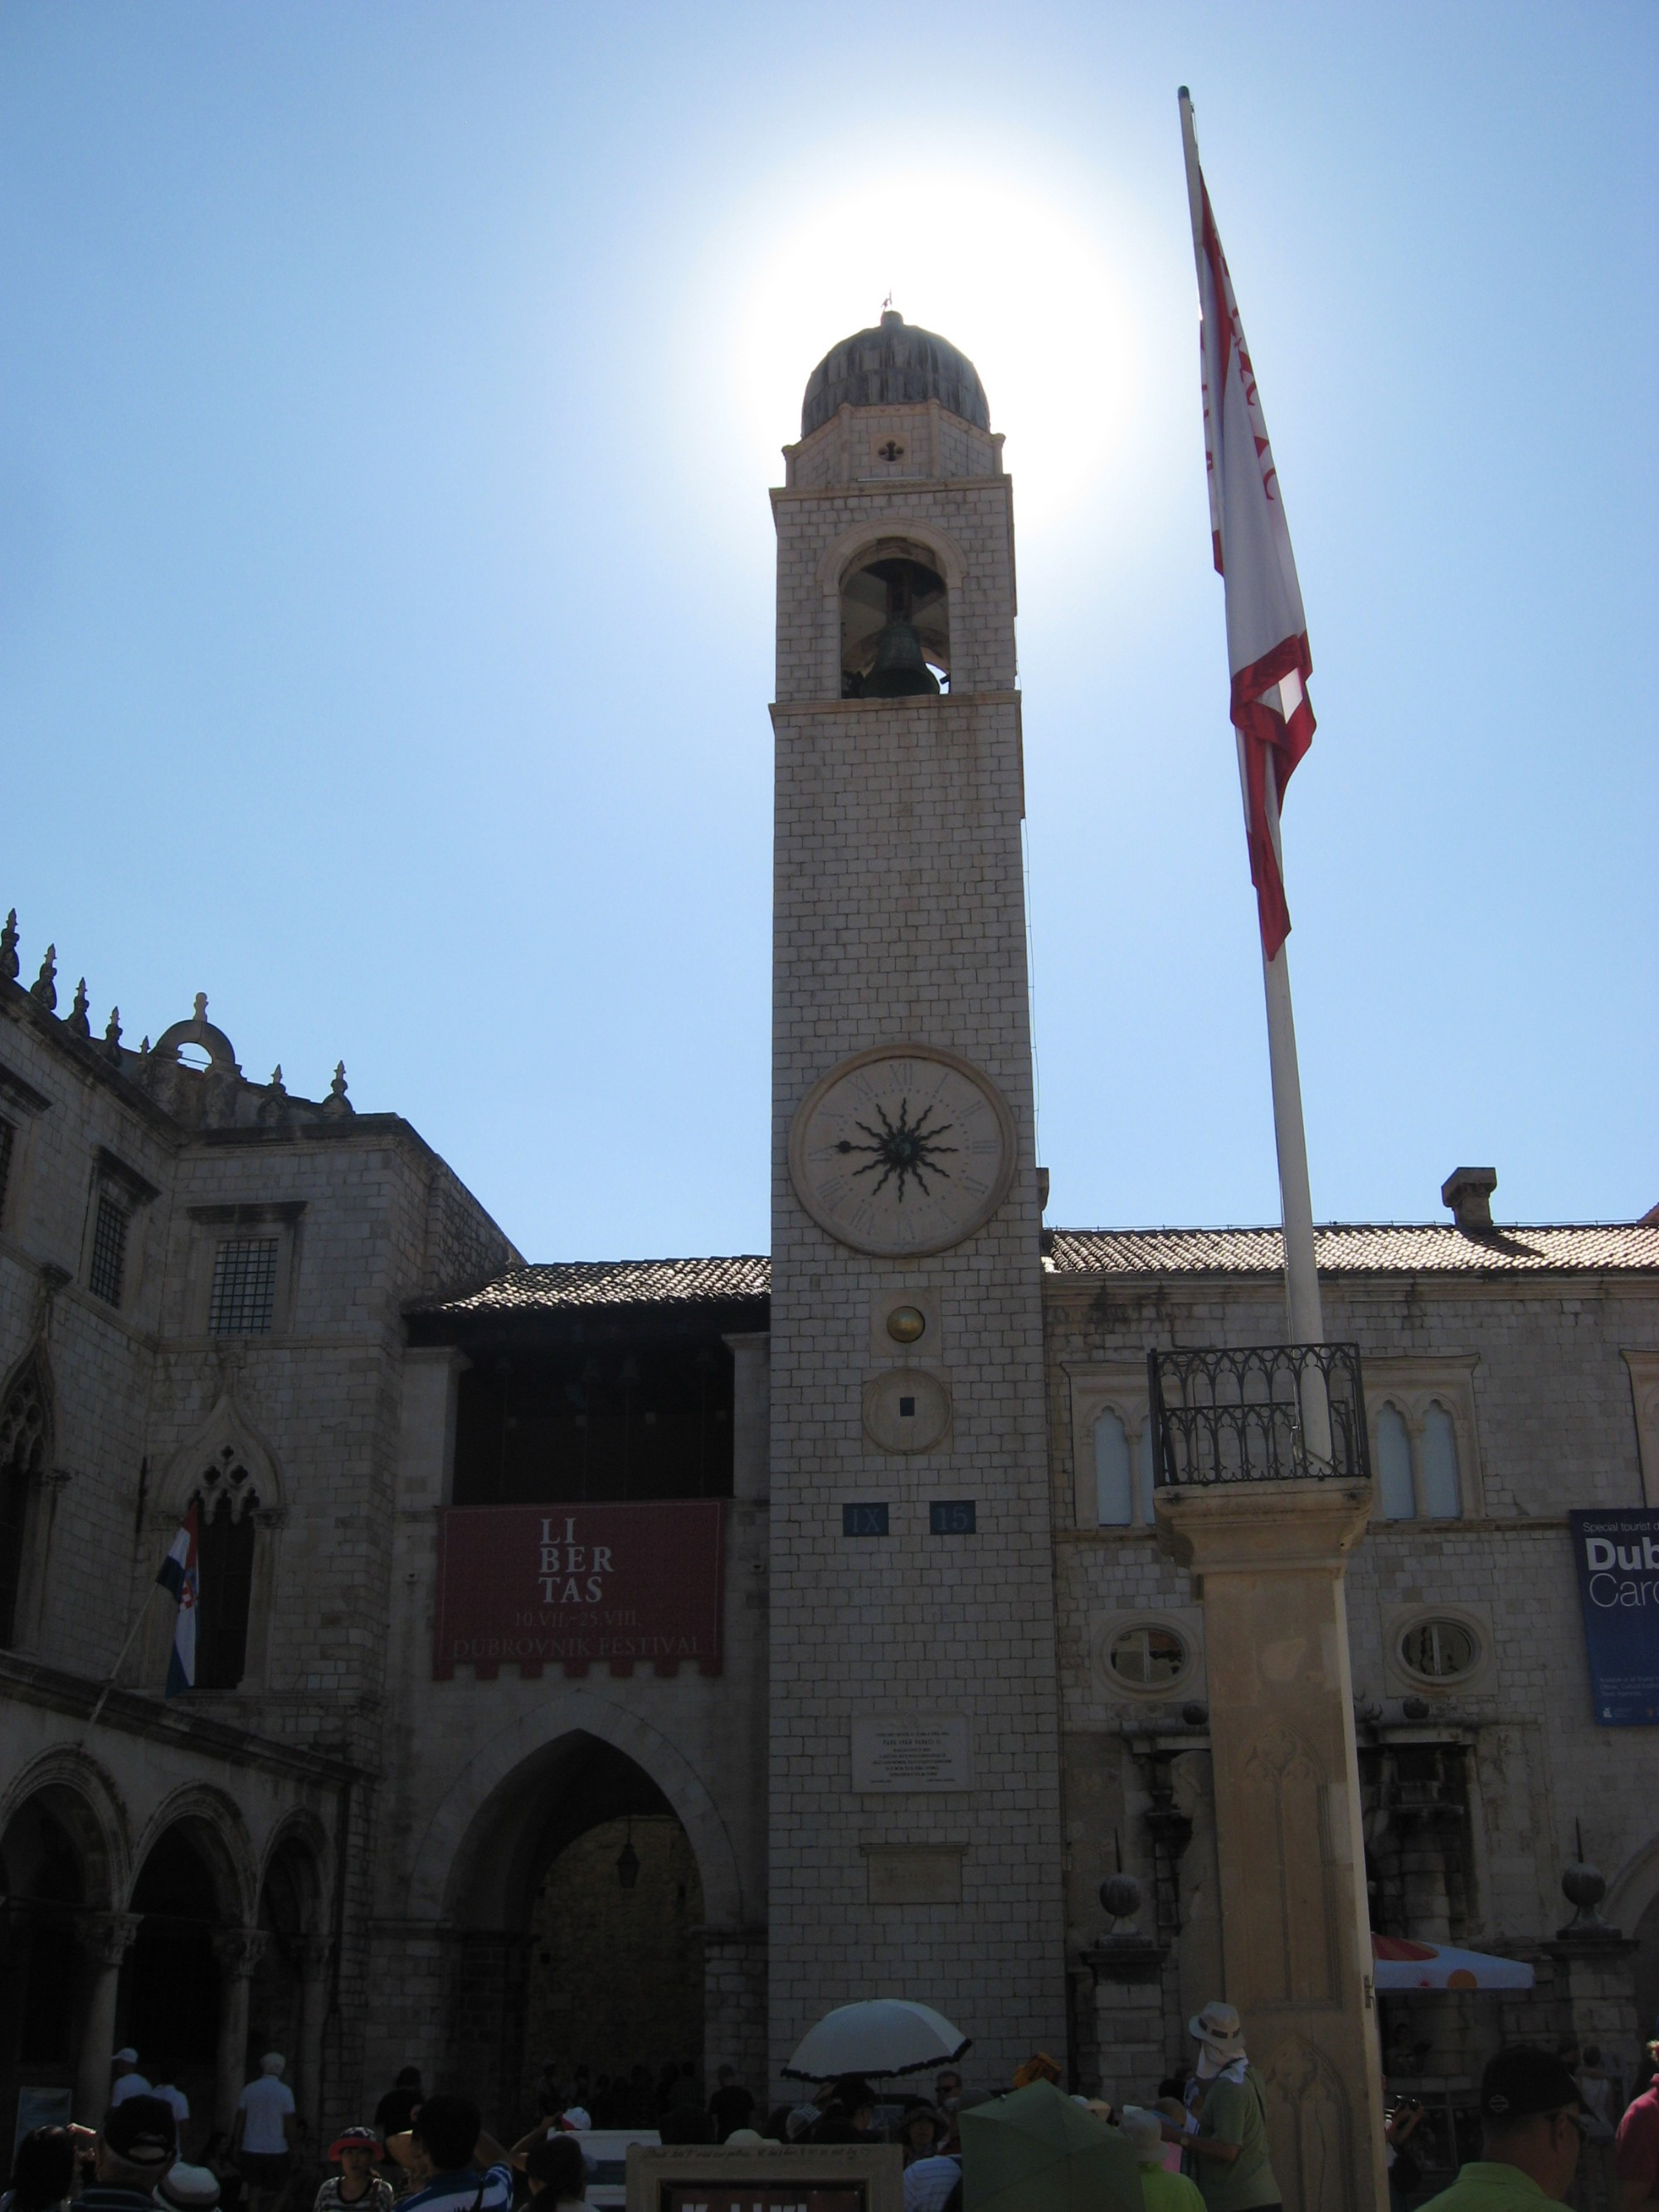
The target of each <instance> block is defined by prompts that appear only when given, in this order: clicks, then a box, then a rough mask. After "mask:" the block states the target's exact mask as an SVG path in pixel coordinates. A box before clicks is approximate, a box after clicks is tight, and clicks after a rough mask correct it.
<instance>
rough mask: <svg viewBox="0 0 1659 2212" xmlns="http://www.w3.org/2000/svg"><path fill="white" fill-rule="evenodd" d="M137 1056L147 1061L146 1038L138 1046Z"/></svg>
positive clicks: (147, 1048)
mask: <svg viewBox="0 0 1659 2212" xmlns="http://www.w3.org/2000/svg"><path fill="white" fill-rule="evenodd" d="M138 1056H139V1058H140V1059H141V1060H148V1059H149V1038H148V1037H146V1038H145V1039H144V1041H143V1043H142V1044H141V1045H140V1046H139V1048H138Z"/></svg>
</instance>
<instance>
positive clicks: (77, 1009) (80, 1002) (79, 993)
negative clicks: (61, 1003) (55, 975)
mask: <svg viewBox="0 0 1659 2212" xmlns="http://www.w3.org/2000/svg"><path fill="white" fill-rule="evenodd" d="M68 1026H69V1027H70V1029H71V1030H73V1031H74V1032H75V1034H76V1036H82V1037H89V1036H91V1035H92V1024H91V1023H90V1022H89V1021H88V1019H87V979H86V977H85V976H84V975H83V976H82V978H81V980H80V981H79V982H78V983H77V984H76V987H75V1003H74V1005H73V1006H71V1007H70V1010H69V1024H68Z"/></svg>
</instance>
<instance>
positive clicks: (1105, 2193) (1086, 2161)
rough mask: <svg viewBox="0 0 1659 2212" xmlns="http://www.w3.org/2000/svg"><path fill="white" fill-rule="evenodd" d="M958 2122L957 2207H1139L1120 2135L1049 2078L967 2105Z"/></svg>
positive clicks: (1005, 2211)
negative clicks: (960, 2174) (959, 2191)
mask: <svg viewBox="0 0 1659 2212" xmlns="http://www.w3.org/2000/svg"><path fill="white" fill-rule="evenodd" d="M961 2125H962V2172H963V2212H1145V2200H1144V2199H1143V2197H1142V2196H1141V2193H1140V2172H1139V2167H1138V2166H1136V2164H1135V2154H1134V2153H1133V2151H1132V2150H1131V2149H1130V2148H1129V2146H1128V2144H1127V2142H1126V2141H1125V2140H1124V2138H1123V2136H1121V2135H1120V2134H1119V2133H1118V2131H1117V2130H1116V2129H1115V2128H1109V2127H1108V2126H1107V2125H1106V2124H1105V2122H1104V2121H1103V2120H1097V2118H1095V2116H1094V2114H1093V2113H1092V2112H1085V2111H1084V2109H1083V2107H1082V2106H1081V2105H1078V2104H1074V2103H1073V2101H1072V2100H1071V2098H1069V2097H1064V2096H1062V2095H1061V2094H1060V2091H1059V2090H1058V2089H1056V2088H1055V2087H1054V2084H1053V2082H1051V2081H1033V2082H1032V2084H1031V2086H1030V2088H1029V2089H1015V2090H1013V2091H1012V2092H1011V2093H1010V2094H1009V2095H1007V2096H1006V2097H994V2098H993V2099H992V2100H991V2101H990V2102H989V2104H986V2105H975V2106H973V2107H972V2108H971V2109H970V2110H969V2111H967V2112H963V2114H962V2118H961Z"/></svg>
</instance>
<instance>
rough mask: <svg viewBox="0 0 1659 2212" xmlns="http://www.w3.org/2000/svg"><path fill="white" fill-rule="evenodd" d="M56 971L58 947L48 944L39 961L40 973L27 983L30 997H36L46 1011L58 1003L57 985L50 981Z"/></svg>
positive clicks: (52, 1008)
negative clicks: (41, 959) (43, 956)
mask: <svg viewBox="0 0 1659 2212" xmlns="http://www.w3.org/2000/svg"><path fill="white" fill-rule="evenodd" d="M57 973H58V947H57V946H56V945H47V947H46V958H45V959H44V960H43V961H42V962H41V963H40V974H39V975H37V976H36V977H35V979H34V981H33V982H32V983H31V984H30V985H29V996H30V998H32V999H38V1000H40V1004H41V1005H42V1006H44V1007H45V1008H46V1012H48V1013H51V1012H53V1011H54V1009H55V1008H56V1006H57V1005H58V986H57V985H56V983H54V982H53V981H52V977H53V976H54V975H56V974H57Z"/></svg>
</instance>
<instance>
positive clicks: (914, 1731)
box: [853, 1714, 974, 1794]
mask: <svg viewBox="0 0 1659 2212" xmlns="http://www.w3.org/2000/svg"><path fill="white" fill-rule="evenodd" d="M973 1784H974V1773H973V1758H972V1753H971V1751H970V1748H969V1741H968V1723H967V1721H966V1720H965V1719H964V1718H963V1717H962V1716H961V1715H960V1714H949V1715H945V1716H943V1717H938V1718H935V1717H933V1716H927V1717H922V1716H918V1717H915V1718H914V1719H906V1718H903V1717H898V1718H882V1717H877V1716H871V1717H866V1718H865V1719H863V1720H856V1721H854V1723H853V1787H854V1790H858V1791H860V1793H865V1794H869V1793H874V1792H876V1791H878V1790H887V1791H892V1790H971V1789H972V1787H973Z"/></svg>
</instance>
